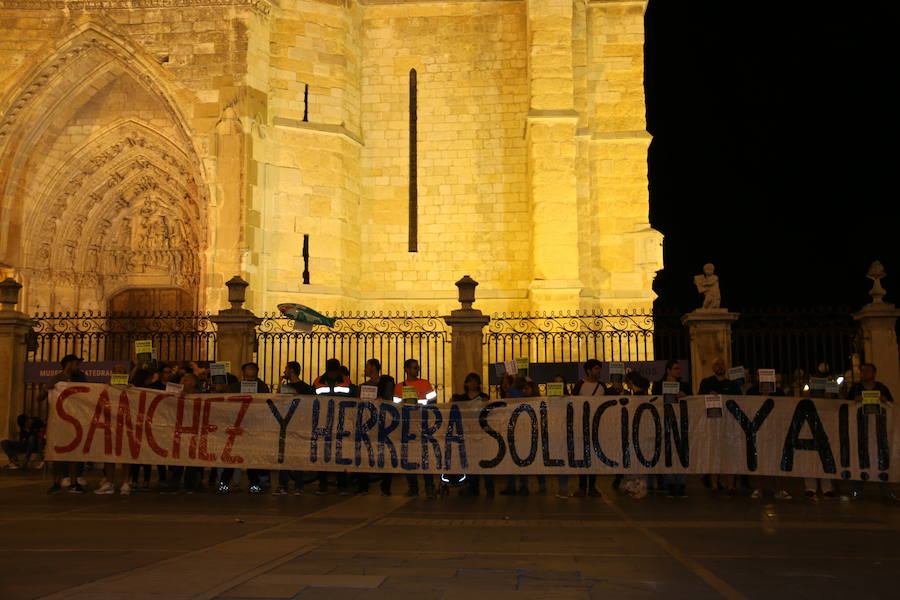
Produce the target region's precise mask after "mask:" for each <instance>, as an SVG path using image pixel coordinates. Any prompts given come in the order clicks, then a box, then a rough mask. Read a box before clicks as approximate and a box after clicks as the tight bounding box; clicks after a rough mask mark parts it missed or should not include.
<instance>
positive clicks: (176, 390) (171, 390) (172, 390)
mask: <svg viewBox="0 0 900 600" xmlns="http://www.w3.org/2000/svg"><path fill="white" fill-rule="evenodd" d="M183 389H184V386H183V385H181V384H180V383H172V382H171V381H170V382H169V383H167V384H166V393H167V394H175V395H176V396H177V395H178V394H180V393H181V390H183Z"/></svg>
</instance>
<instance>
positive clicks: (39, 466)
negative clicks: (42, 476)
mask: <svg viewBox="0 0 900 600" xmlns="http://www.w3.org/2000/svg"><path fill="white" fill-rule="evenodd" d="M46 464H47V463H45V462H44V461H42V460H39V461H37V462H36V463H34V464H33V465H32V466H31V468H32V469H34V470H35V471H40V470H41V469H43V468H44V465H46Z"/></svg>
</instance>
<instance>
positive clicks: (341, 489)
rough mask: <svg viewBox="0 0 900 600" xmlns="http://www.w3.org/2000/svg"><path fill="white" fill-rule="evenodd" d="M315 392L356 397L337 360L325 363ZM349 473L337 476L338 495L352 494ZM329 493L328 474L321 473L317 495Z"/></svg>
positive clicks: (315, 382)
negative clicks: (349, 488) (348, 487)
mask: <svg viewBox="0 0 900 600" xmlns="http://www.w3.org/2000/svg"><path fill="white" fill-rule="evenodd" d="M313 391H315V393H316V395H317V396H355V395H356V394H354V387H353V383H352V382H351V381H350V376H349V375H348V374H347V373H345V372H344V370H343V368H342V367H341V361H339V360H338V359H336V358H329V359H328V360H326V361H325V372H324V373H322V374H321V375H319V376H318V377H316V379H315V380H314V381H313ZM348 481H349V479H348V477H347V472H346V471H342V472H339V473H338V474H337V487H338V493H340V495H342V496H346V495H348V494H349V493H350V492H349V490H348V489H347V486H348ZM327 492H328V472H327V471H319V489H318V490H316V494H319V495H321V494H325V493H327Z"/></svg>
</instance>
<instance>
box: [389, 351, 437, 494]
mask: <svg viewBox="0 0 900 600" xmlns="http://www.w3.org/2000/svg"><path fill="white" fill-rule="evenodd" d="M403 373H404V379H403V381H400V382H398V383H397V385H396V386H394V402H396V403H398V404H399V403H401V402H402V403H407V404H416V403H418V404H423V405H424V404H435V403H436V402H437V392H435V391H434V386H433V385H431V383H430V382H429V381H428V380H427V379H422V378H421V377H419V361H417V360H416V359H414V358H408V359H406V361H405V362H404V363H403ZM404 388H406V390H407V392H409V391H410V390H412V391H414V392H415V395H414V396H413V394H410V393H407V394H406V395H407V397H406V398H404ZM422 479H423V480H424V481H425V495H426V496H427V497H428V498H429V499H432V498H436V497H437V494H436V492H435V489H434V475H422ZM406 481H407V483H408V484H409V490H408V491H407V492H406V495H407V496H418V495H419V480H418V478H417V477H416V476H415V475H407V476H406Z"/></svg>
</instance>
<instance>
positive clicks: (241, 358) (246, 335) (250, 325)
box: [209, 275, 262, 373]
mask: <svg viewBox="0 0 900 600" xmlns="http://www.w3.org/2000/svg"><path fill="white" fill-rule="evenodd" d="M225 285H226V286H228V301H229V302H230V303H231V308H226V309H225V310H220V311H219V314H218V315H213V316H211V317H210V318H209V320H210V321H212V322H213V323H215V324H216V329H217V334H216V360H218V361H226V360H227V361H229V362H231V370H232V372H234V373H236V372H237V370H238V369H240V367H241V365H242V364H244V363H247V362H250V361H252V360H253V353H254V351H255V349H256V327H257V325H259V324H260V322H261V321H262V319H259V318H258V317H257V316H256V315H254V314H253V313H252V312H250V311H249V310H247V309H246V308H243V304H244V298H245V293H246V290H247V286H248V285H250V284H249V283H247V282H246V281H244V280H243V279H242V278H241V276H240V275H235V276H234V277H232V278H231V279H229V280H228V281H227V282H226V283H225Z"/></svg>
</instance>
